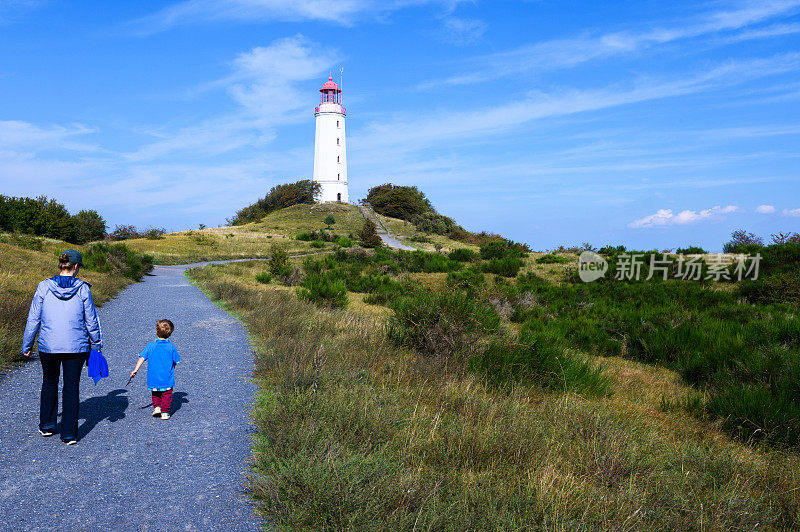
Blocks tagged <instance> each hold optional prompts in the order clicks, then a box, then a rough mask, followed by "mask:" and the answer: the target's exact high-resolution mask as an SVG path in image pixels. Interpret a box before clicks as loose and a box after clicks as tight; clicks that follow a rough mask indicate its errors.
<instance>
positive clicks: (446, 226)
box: [411, 211, 457, 235]
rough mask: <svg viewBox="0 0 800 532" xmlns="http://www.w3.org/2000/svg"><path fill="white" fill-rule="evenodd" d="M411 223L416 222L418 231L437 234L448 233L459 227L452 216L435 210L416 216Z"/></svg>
mask: <svg viewBox="0 0 800 532" xmlns="http://www.w3.org/2000/svg"><path fill="white" fill-rule="evenodd" d="M411 223H413V224H414V227H415V228H416V229H417V231H422V232H423V233H433V234H436V235H446V234H448V233H450V232H451V231H453V230H454V229H455V228H456V227H457V226H456V223H455V222H454V221H453V219H452V218H448V217H447V216H443V215H441V214H439V213H437V212H433V211H428V212H425V213H423V214H418V215H416V216H414V217H413V218H412V219H411Z"/></svg>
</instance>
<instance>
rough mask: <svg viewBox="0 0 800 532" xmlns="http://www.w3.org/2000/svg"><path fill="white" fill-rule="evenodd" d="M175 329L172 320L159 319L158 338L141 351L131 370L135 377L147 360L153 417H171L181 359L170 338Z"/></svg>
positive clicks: (132, 375)
mask: <svg viewBox="0 0 800 532" xmlns="http://www.w3.org/2000/svg"><path fill="white" fill-rule="evenodd" d="M174 330H175V326H174V325H173V324H172V322H171V321H169V320H158V321H157V322H156V339H155V340H153V341H152V342H150V343H149V344H147V345H146V346H145V348H144V349H143V350H142V352H141V353H139V360H138V361H137V362H136V367H135V368H133V371H131V378H133V377H135V376H136V373H137V372H138V371H139V368H141V367H142V364H143V363H144V361H145V360H147V387H148V388H150V391H151V392H153V417H158V416H161V419H169V407H170V405H171V403H172V389H173V388H174V387H175V365H176V364H177V363H178V362H180V361H181V357H180V356H178V350H177V349H175V346H174V345H172V342H170V341H169V340H168V338H169V337H170V335H171V334H172V331H174Z"/></svg>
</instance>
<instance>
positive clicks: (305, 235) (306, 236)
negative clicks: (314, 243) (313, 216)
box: [294, 233, 313, 242]
mask: <svg viewBox="0 0 800 532" xmlns="http://www.w3.org/2000/svg"><path fill="white" fill-rule="evenodd" d="M294 238H295V239H296V240H302V241H303V242H310V241H311V240H313V239H312V238H311V235H310V234H308V233H300V234H299V235H297V236H296V237H294Z"/></svg>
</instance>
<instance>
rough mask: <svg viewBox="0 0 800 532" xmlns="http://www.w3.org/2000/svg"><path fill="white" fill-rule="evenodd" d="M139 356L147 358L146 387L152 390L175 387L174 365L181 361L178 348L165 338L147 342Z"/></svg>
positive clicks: (157, 390) (158, 390)
mask: <svg viewBox="0 0 800 532" xmlns="http://www.w3.org/2000/svg"><path fill="white" fill-rule="evenodd" d="M139 356H140V357H142V358H143V359H145V360H147V387H148V388H150V389H151V390H152V391H154V392H160V391H163V390H169V389H171V388H174V387H175V367H174V364H177V363H178V362H180V361H181V357H180V356H178V350H177V349H175V346H174V345H172V342H170V341H169V340H167V339H165V338H156V339H155V340H153V341H152V342H150V343H149V344H147V345H146V346H145V347H144V349H143V350H142V352H141V353H139Z"/></svg>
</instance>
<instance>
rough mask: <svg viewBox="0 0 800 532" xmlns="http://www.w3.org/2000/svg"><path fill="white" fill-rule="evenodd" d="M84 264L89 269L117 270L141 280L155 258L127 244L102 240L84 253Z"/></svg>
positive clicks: (131, 277)
mask: <svg viewBox="0 0 800 532" xmlns="http://www.w3.org/2000/svg"><path fill="white" fill-rule="evenodd" d="M83 265H84V267H85V268H87V269H89V270H96V271H101V272H111V271H117V272H119V273H120V274H121V275H124V276H125V277H128V278H129V279H133V280H134V281H139V280H141V278H142V276H143V275H144V274H145V273H148V272H149V271H150V270H152V269H153V258H152V257H151V256H150V255H143V254H140V253H136V252H135V251H133V250H132V249H130V248H128V247H127V246H126V245H125V244H106V243H102V242H101V243H97V244H92V245H91V246H90V247H89V249H88V250H87V251H86V253H84V254H83Z"/></svg>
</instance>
